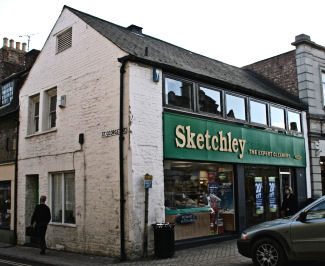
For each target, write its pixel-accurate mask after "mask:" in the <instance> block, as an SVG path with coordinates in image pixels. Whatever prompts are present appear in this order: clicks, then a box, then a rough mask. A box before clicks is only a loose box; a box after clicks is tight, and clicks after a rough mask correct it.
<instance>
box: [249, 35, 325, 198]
mask: <svg viewBox="0 0 325 266" xmlns="http://www.w3.org/2000/svg"><path fill="white" fill-rule="evenodd" d="M292 45H293V46H295V47H296V49H295V50H293V51H289V52H287V53H284V54H280V55H277V56H274V57H272V58H268V59H265V60H262V61H259V62H256V63H254V64H251V65H249V66H246V67H244V68H245V69H250V70H252V71H254V72H256V73H259V74H261V75H263V76H265V77H266V78H268V79H270V80H272V81H273V82H274V83H276V84H278V85H280V86H282V87H283V88H286V89H287V90H288V91H290V92H291V93H294V94H296V95H297V96H299V98H300V99H301V100H302V101H303V102H304V103H306V104H307V105H308V115H307V121H308V137H309V157H310V175H311V182H310V184H308V182H307V187H309V186H310V190H311V195H310V196H312V197H320V196H321V195H324V194H325V168H324V164H325V132H324V130H325V125H324V122H325V109H324V107H325V47H324V46H321V45H319V44H316V43H315V42H313V41H311V39H310V36H308V35H305V34H301V35H298V36H296V38H295V42H293V43H292Z"/></svg>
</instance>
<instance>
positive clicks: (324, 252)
mask: <svg viewBox="0 0 325 266" xmlns="http://www.w3.org/2000/svg"><path fill="white" fill-rule="evenodd" d="M237 248H238V251H239V253H240V254H242V255H244V256H246V257H249V258H252V260H253V262H254V265H259V266H280V265H283V264H284V263H285V262H286V261H288V260H321V261H325V196H323V197H321V198H319V199H318V200H316V201H314V202H313V203H311V204H309V205H308V206H307V207H305V208H303V209H302V210H300V211H299V212H297V213H296V214H295V215H293V216H291V217H288V218H284V219H277V220H273V221H269V222H265V223H261V224H258V225H255V226H252V227H249V228H247V229H246V230H244V231H243V233H242V235H241V238H240V239H238V240H237ZM324 265H325V264H324Z"/></svg>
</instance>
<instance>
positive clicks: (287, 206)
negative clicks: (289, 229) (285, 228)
mask: <svg viewBox="0 0 325 266" xmlns="http://www.w3.org/2000/svg"><path fill="white" fill-rule="evenodd" d="M297 210H298V207H297V199H296V197H295V195H294V194H293V192H292V188H291V187H286V188H285V196H284V198H283V202H282V206H281V211H282V212H283V213H284V216H291V215H294V214H295V213H296V212H297Z"/></svg>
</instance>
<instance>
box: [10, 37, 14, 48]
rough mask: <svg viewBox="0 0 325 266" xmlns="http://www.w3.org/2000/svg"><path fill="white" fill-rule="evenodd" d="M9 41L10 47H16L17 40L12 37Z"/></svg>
mask: <svg viewBox="0 0 325 266" xmlns="http://www.w3.org/2000/svg"><path fill="white" fill-rule="evenodd" d="M9 43H10V48H12V49H14V43H15V41H14V40H13V39H10V41H9Z"/></svg>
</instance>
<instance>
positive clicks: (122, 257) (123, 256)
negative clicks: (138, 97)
mask: <svg viewBox="0 0 325 266" xmlns="http://www.w3.org/2000/svg"><path fill="white" fill-rule="evenodd" d="M118 61H119V62H121V63H122V65H121V68H120V137H119V155H120V157H119V163H120V249H121V250H120V261H125V260H126V254H125V226H124V217H125V199H124V153H123V149H124V137H123V115H124V114H123V106H124V73H125V65H126V62H127V60H123V61H120V59H118Z"/></svg>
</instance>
